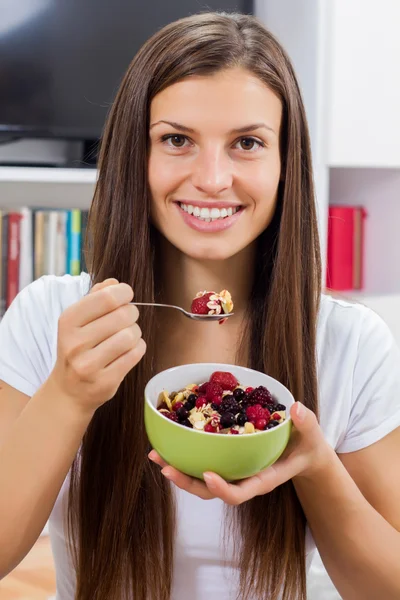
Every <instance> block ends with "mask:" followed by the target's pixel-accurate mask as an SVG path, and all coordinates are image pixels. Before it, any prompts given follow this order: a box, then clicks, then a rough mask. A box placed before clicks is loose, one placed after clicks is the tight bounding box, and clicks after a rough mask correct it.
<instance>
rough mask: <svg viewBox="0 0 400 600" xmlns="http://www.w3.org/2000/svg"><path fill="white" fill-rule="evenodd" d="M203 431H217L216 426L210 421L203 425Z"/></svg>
mask: <svg viewBox="0 0 400 600" xmlns="http://www.w3.org/2000/svg"><path fill="white" fill-rule="evenodd" d="M204 431H207V433H217V431H218V428H216V427H213V426H212V425H211V423H207V425H204Z"/></svg>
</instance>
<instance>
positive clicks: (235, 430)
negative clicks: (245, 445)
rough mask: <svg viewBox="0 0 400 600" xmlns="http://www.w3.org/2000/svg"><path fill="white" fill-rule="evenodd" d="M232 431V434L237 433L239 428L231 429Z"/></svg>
mask: <svg viewBox="0 0 400 600" xmlns="http://www.w3.org/2000/svg"><path fill="white" fill-rule="evenodd" d="M230 431H231V434H232V435H237V434H238V433H239V432H238V430H237V429H231V430H230Z"/></svg>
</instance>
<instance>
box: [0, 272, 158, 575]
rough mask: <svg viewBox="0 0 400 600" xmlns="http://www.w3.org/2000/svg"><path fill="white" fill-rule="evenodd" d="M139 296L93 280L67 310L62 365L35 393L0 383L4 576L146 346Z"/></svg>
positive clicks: (61, 328)
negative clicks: (134, 301) (101, 409)
mask: <svg viewBox="0 0 400 600" xmlns="http://www.w3.org/2000/svg"><path fill="white" fill-rule="evenodd" d="M103 288H104V289H103ZM132 297H133V291H132V288H130V286H128V285H126V284H124V283H121V284H118V282H117V281H116V280H115V279H110V280H106V281H105V282H102V283H100V284H97V285H96V286H94V288H92V290H91V292H90V294H88V295H87V296H85V297H83V298H82V299H81V300H79V301H78V302H76V303H75V304H73V305H71V306H70V307H68V308H67V309H66V310H65V311H64V312H63V314H62V315H61V317H60V319H59V322H58V344H57V360H56V364H55V366H54V369H53V371H52V372H51V374H50V376H49V378H48V379H47V380H46V381H45V383H44V384H43V385H42V386H41V387H40V388H39V389H38V391H37V392H36V393H35V394H34V395H33V396H32V398H31V399H30V400H29V398H28V397H27V396H25V395H24V394H20V393H19V392H17V391H16V390H14V389H13V388H10V386H7V385H6V384H3V387H2V389H1V390H0V579H1V578H3V577H5V575H7V573H9V572H10V570H12V569H13V568H14V567H16V566H17V564H18V563H19V562H20V561H21V560H22V559H23V558H24V556H25V555H26V553H27V552H28V551H29V550H30V548H31V547H32V545H33V544H34V543H35V541H36V539H37V537H38V536H39V534H40V532H41V531H42V529H43V526H44V524H45V523H46V520H47V519H48V517H49V514H50V512H51V510H52V507H53V506H54V503H55V500H56V498H57V495H58V492H59V490H60V488H61V485H62V483H63V481H64V479H65V477H66V475H67V473H68V470H69V468H70V466H71V464H72V462H73V459H74V457H75V455H76V453H77V450H78V449H79V446H80V443H81V440H82V437H83V435H84V433H85V430H86V428H87V426H88V424H89V422H90V420H91V418H92V417H93V414H94V413H95V411H96V410H97V408H98V407H99V406H101V405H102V404H104V403H105V402H107V401H108V400H110V399H111V398H112V397H113V396H114V395H115V393H116V391H117V390H118V387H119V385H120V383H121V381H122V380H123V379H124V377H125V375H126V374H127V373H128V371H130V370H131V369H132V368H133V367H134V366H135V365H136V364H137V363H138V362H139V361H140V360H141V358H142V356H143V354H144V352H145V350H146V344H145V342H144V341H143V339H142V333H141V330H140V328H139V326H138V325H137V319H138V314H139V313H138V311H137V308H136V307H135V306H133V305H131V304H129V303H130V301H131V300H132ZM21 343H22V342H21ZM21 368H23V367H21Z"/></svg>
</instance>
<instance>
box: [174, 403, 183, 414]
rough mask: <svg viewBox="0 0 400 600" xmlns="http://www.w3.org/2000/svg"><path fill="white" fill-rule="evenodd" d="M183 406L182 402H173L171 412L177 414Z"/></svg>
mask: <svg viewBox="0 0 400 600" xmlns="http://www.w3.org/2000/svg"><path fill="white" fill-rule="evenodd" d="M182 406H183V402H175V404H174V405H173V407H172V410H173V411H175V412H177V411H178V410H179V409H180V408H182Z"/></svg>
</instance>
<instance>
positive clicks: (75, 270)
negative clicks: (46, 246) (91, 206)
mask: <svg viewBox="0 0 400 600" xmlns="http://www.w3.org/2000/svg"><path fill="white" fill-rule="evenodd" d="M67 240H68V242H67V267H66V273H68V274H69V275H79V274H80V265H81V211H80V210H79V209H72V210H70V211H68V216H67Z"/></svg>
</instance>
